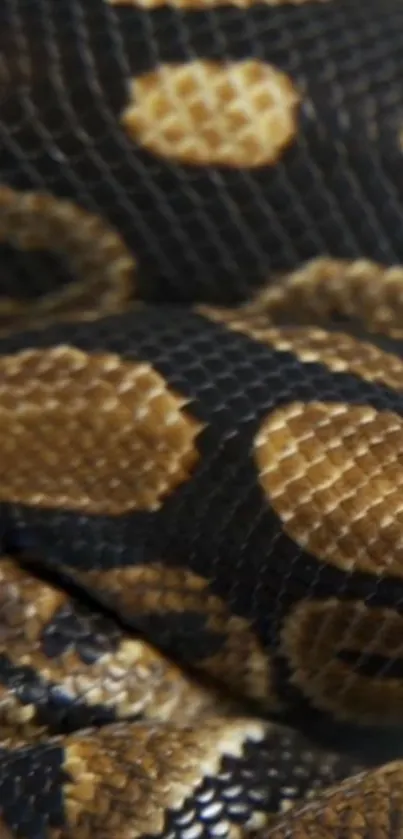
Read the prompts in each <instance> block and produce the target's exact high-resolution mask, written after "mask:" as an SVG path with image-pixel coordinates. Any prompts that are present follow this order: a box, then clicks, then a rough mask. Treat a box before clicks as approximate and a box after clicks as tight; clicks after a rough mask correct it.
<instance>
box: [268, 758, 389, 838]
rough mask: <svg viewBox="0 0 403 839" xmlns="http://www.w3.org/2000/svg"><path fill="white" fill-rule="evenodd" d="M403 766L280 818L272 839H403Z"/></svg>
mask: <svg viewBox="0 0 403 839" xmlns="http://www.w3.org/2000/svg"><path fill="white" fill-rule="evenodd" d="M402 790H403V763H402V762H401V761H396V762H394V763H389V764H386V765H385V766H382V767H380V768H378V769H370V770H368V771H367V772H362V773H360V774H359V775H355V776H353V777H352V778H349V779H348V780H346V781H342V782H340V783H339V784H337V785H335V786H333V787H331V788H330V789H328V790H325V791H323V792H321V793H320V794H319V795H317V796H315V799H314V800H313V801H312V802H309V803H308V804H301V805H300V806H297V807H294V808H292V809H291V810H290V811H289V812H288V813H287V814H286V815H285V816H281V817H279V818H278V819H277V820H276V822H275V824H274V826H272V828H271V830H270V839H331V837H337V839H341V837H343V839H361V837H364V836H372V835H373V836H376V837H379V839H387V837H392V836H393V839H402V837H403V827H402V825H403V794H402Z"/></svg>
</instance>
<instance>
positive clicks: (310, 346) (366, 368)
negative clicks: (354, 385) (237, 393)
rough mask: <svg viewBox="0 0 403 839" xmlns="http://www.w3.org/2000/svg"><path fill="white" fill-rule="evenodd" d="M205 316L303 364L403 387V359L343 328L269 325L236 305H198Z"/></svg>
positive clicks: (259, 317)
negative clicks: (245, 312) (317, 365)
mask: <svg viewBox="0 0 403 839" xmlns="http://www.w3.org/2000/svg"><path fill="white" fill-rule="evenodd" d="M197 311H198V313H199V314H201V315H202V316H203V317H206V318H208V319H209V320H212V321H214V322H215V323H222V324H224V325H225V326H226V327H227V329H231V330H233V331H234V332H240V333H241V334H242V335H246V336H248V337H249V338H253V339H254V340H256V341H260V342H261V343H262V344H266V345H267V346H269V347H272V348H273V349H275V350H277V351H278V352H280V353H291V354H292V355H294V356H295V357H296V358H298V359H299V361H302V362H303V363H304V364H322V365H323V366H325V367H327V369H328V370H330V371H331V372H332V373H351V374H353V375H355V376H359V377H360V378H361V379H364V381H367V382H378V383H379V384H381V385H386V386H387V387H390V388H392V389H394V390H398V391H402V390H403V361H402V359H401V358H400V357H399V356H398V355H395V354H394V353H389V352H385V351H384V350H381V349H379V348H378V347H377V346H375V345H374V344H372V343H370V342H369V341H360V340H358V339H356V338H352V337H351V336H350V335H347V334H345V333H344V332H328V331H326V330H325V329H320V328H315V327H307V326H273V327H270V326H267V320H266V318H265V317H264V316H263V317H262V316H249V315H247V316H245V315H244V314H243V313H242V312H241V311H238V312H237V311H236V310H234V309H220V308H216V307H212V306H198V307H197Z"/></svg>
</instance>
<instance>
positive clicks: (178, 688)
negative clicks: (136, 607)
mask: <svg viewBox="0 0 403 839" xmlns="http://www.w3.org/2000/svg"><path fill="white" fill-rule="evenodd" d="M69 603H72V604H73V606H74V601H73V600H72V599H71V598H70V597H69V596H68V595H67V594H65V593H64V592H61V591H58V590H57V589H55V588H54V587H53V586H51V585H50V584H48V583H45V582H43V581H41V580H39V579H36V578H34V577H32V576H31V575H30V574H29V573H28V572H27V571H26V570H24V569H22V568H20V567H18V565H17V564H16V563H15V561H14V560H12V559H9V558H7V557H3V558H2V559H1V561H0V653H2V654H4V655H6V657H7V660H8V661H9V662H10V664H11V665H14V666H15V667H29V668H31V669H32V671H33V672H34V673H35V674H37V676H38V678H40V679H41V680H43V681H44V683H47V684H53V685H58V686H59V687H60V689H61V690H62V691H63V692H64V694H65V696H66V697H70V699H71V701H72V702H73V701H76V700H78V701H80V702H84V703H85V704H86V705H89V706H91V705H101V704H102V705H103V706H104V707H105V708H108V709H111V710H113V711H114V712H115V714H116V715H117V717H120V718H124V717H130V716H134V715H137V714H142V715H144V716H145V717H146V718H148V719H158V720H168V719H170V720H171V721H172V722H175V721H180V722H181V723H184V722H189V721H190V720H192V719H197V718H199V717H200V715H202V714H206V713H207V712H211V710H212V708H214V707H217V706H218V699H217V697H216V696H215V694H214V693H213V691H208V690H207V689H205V688H202V687H200V686H199V685H197V684H196V683H195V682H194V681H193V680H191V679H188V678H187V677H186V676H185V675H184V674H183V673H181V671H180V670H179V669H178V668H177V667H175V666H174V665H173V664H171V662H169V661H168V660H167V659H166V658H165V657H164V656H163V655H161V653H159V652H158V651H157V650H154V649H153V648H152V647H151V646H150V645H149V644H147V643H146V642H145V641H143V640H142V639H138V638H135V637H134V636H131V635H130V634H129V633H127V632H124V631H123V630H122V631H121V632H118V630H117V629H116V632H115V636H116V637H114V642H115V643H114V645H113V648H111V649H108V646H107V645H106V646H105V649H104V650H102V649H101V650H100V653H99V656H98V657H97V658H96V659H95V660H94V661H92V662H91V663H88V662H86V661H83V660H82V659H81V658H80V657H79V655H78V653H77V652H76V651H75V650H74V649H72V648H70V647H68V648H67V649H62V650H61V651H60V653H59V655H57V656H52V657H48V656H47V655H46V653H45V652H44V649H43V645H42V633H43V631H44V630H45V629H46V625H47V624H48V622H51V620H52V618H53V617H54V616H55V614H56V613H57V611H58V610H60V609H61V608H62V607H63V606H66V605H68V604H69ZM88 641H89V643H91V639H90V638H89V639H88ZM35 713H36V711H35V706H34V705H33V704H23V703H21V702H20V701H19V699H18V697H17V696H16V695H15V693H14V692H13V691H11V690H10V689H8V688H6V687H3V686H2V685H0V736H3V737H6V736H7V737H8V736H10V734H11V733H12V731H13V729H15V732H16V733H18V732H19V736H20V737H21V736H25V737H26V739H29V740H32V739H34V738H35V737H36V738H37V737H39V735H41V734H42V732H43V730H44V724H39V723H38V722H37V721H36V720H35Z"/></svg>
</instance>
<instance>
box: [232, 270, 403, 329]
mask: <svg viewBox="0 0 403 839" xmlns="http://www.w3.org/2000/svg"><path fill="white" fill-rule="evenodd" d="M241 311H242V312H243V313H244V314H247V315H248V316H249V315H258V316H264V317H265V318H266V319H269V320H270V322H272V323H276V321H277V322H278V320H279V319H280V320H281V321H284V320H286V319H288V321H289V322H291V323H293V324H295V325H296V324H303V323H310V324H319V323H325V322H326V321H330V320H332V318H334V316H335V315H336V316H338V317H344V318H352V319H354V320H355V321H358V322H360V323H362V324H363V326H364V327H365V328H366V329H367V330H368V331H370V332H379V333H383V334H388V335H392V336H394V337H402V336H403V329H402V326H401V324H402V321H403V266H401V265H394V266H391V267H390V266H386V265H380V264H378V263H376V262H371V261H370V260H368V259H356V260H343V259H330V258H325V257H323V258H318V259H313V260H311V261H310V262H308V263H305V264H303V265H302V266H301V267H300V268H298V269H297V270H296V271H293V272H292V273H291V274H288V275H286V276H284V277H282V278H281V279H280V280H279V281H278V282H276V283H271V284H270V285H269V286H268V287H267V288H264V289H263V290H262V291H260V292H259V293H258V294H257V295H256V297H255V298H254V300H253V301H252V302H251V303H247V304H246V305H245V306H243V307H242V308H241Z"/></svg>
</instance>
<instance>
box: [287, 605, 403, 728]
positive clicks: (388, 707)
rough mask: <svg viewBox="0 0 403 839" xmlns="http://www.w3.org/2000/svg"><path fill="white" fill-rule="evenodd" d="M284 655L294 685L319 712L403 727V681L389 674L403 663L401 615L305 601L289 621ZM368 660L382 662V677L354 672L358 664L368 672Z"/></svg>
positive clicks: (362, 670)
mask: <svg viewBox="0 0 403 839" xmlns="http://www.w3.org/2000/svg"><path fill="white" fill-rule="evenodd" d="M281 651H282V653H283V655H284V656H285V657H286V658H287V661H288V663H289V665H290V670H291V677H290V680H291V682H292V683H293V684H295V685H297V686H298V688H299V689H300V690H301V691H302V693H303V694H304V696H306V697H308V699H309V700H310V701H311V703H312V705H313V706H314V707H315V708H319V709H321V710H325V711H329V712H331V714H333V715H335V716H336V717H337V718H338V719H340V720H348V721H350V722H354V723H369V724H371V723H374V724H377V725H396V724H401V723H402V720H403V682H402V679H401V677H396V675H393V673H392V674H391V675H390V676H388V669H387V665H388V663H389V664H393V663H394V662H396V661H402V660H403V616H402V615H400V614H399V613H398V612H395V611H394V610H392V609H387V608H381V607H369V606H366V605H365V603H363V602H361V601H353V602H351V601H350V602H342V601H340V600H338V599H337V598H331V599H328V600H323V601H303V602H301V603H299V604H297V605H296V606H295V607H294V609H293V611H292V612H291V613H290V615H289V617H288V618H287V619H286V621H285V624H284V627H283V629H282V632H281ZM343 656H344V657H343ZM367 656H368V657H370V656H380V657H381V660H382V664H380V665H379V670H380V672H379V673H377V672H375V675H371V674H370V673H368V672H367V673H366V672H365V669H361V671H360V670H359V669H357V668H356V669H355V670H354V666H355V662H357V663H360V662H361V667H362V668H363V667H364V662H365V657H367ZM373 660H375V661H376V660H377V659H373ZM378 660H379V659H378Z"/></svg>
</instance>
